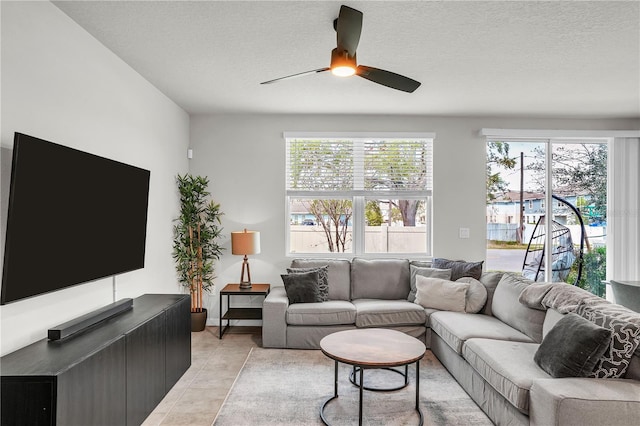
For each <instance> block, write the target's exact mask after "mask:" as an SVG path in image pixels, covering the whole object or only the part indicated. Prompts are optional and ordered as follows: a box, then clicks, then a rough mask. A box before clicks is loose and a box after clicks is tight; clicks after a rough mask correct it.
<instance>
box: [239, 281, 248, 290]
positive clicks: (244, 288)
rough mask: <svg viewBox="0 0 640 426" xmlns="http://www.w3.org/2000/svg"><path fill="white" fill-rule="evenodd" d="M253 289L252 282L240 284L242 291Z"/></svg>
mask: <svg viewBox="0 0 640 426" xmlns="http://www.w3.org/2000/svg"><path fill="white" fill-rule="evenodd" d="M250 288H251V281H242V282H241V283H240V289H241V290H248V289H250Z"/></svg>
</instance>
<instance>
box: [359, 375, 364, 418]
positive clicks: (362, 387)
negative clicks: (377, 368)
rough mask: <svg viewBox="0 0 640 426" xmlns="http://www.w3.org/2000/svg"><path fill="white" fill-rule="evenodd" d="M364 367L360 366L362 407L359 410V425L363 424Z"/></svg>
mask: <svg viewBox="0 0 640 426" xmlns="http://www.w3.org/2000/svg"><path fill="white" fill-rule="evenodd" d="M363 373H364V368H362V367H360V407H359V411H358V425H359V426H362V391H363V389H364V377H363Z"/></svg>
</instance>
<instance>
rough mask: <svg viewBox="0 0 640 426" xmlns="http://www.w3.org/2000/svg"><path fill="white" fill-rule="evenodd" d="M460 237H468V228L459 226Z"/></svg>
mask: <svg viewBox="0 0 640 426" xmlns="http://www.w3.org/2000/svg"><path fill="white" fill-rule="evenodd" d="M460 238H469V228H460Z"/></svg>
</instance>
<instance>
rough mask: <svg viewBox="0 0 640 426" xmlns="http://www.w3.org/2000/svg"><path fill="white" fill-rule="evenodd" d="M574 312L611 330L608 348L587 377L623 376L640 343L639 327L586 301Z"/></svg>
mask: <svg viewBox="0 0 640 426" xmlns="http://www.w3.org/2000/svg"><path fill="white" fill-rule="evenodd" d="M576 314H578V315H580V316H581V317H583V318H586V319H588V320H589V321H591V322H593V323H594V324H596V325H599V326H600V327H604V328H608V329H610V330H611V331H612V332H613V334H612V338H611V344H610V345H609V348H608V349H607V350H606V351H605V352H604V355H603V356H602V357H600V359H599V360H598V362H597V363H596V366H595V368H594V369H593V372H592V373H591V375H590V376H589V377H597V378H619V377H623V376H624V373H625V372H626V371H627V368H628V367H629V363H630V362H631V357H632V356H633V353H634V351H635V350H636V348H637V347H638V344H640V327H638V326H637V325H635V324H633V323H631V322H628V321H625V320H622V319H619V318H616V317H614V316H612V315H607V313H606V312H604V308H602V307H596V306H590V305H588V304H586V303H580V305H578V309H577V310H576Z"/></svg>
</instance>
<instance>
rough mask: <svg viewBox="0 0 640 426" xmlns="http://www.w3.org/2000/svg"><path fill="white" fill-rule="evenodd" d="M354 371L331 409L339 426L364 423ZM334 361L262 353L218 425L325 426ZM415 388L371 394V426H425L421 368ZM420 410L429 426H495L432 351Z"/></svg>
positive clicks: (394, 377)
mask: <svg viewBox="0 0 640 426" xmlns="http://www.w3.org/2000/svg"><path fill="white" fill-rule="evenodd" d="M350 371H351V367H350V366H348V365H345V364H342V363H341V364H339V372H338V395H339V397H338V398H337V399H335V400H334V401H332V402H330V403H329V405H327V408H326V409H325V418H326V419H327V420H328V421H329V423H330V424H331V425H349V424H351V425H353V424H358V388H357V387H355V386H354V385H352V384H351V382H350V381H349V373H350ZM364 374H365V385H367V386H379V385H380V383H382V382H384V383H386V384H389V383H393V384H394V385H395V384H400V383H402V381H403V378H402V376H400V375H398V374H394V373H392V372H388V371H385V370H365V372H364ZM333 378H334V361H333V360H331V359H329V358H327V357H326V356H325V355H324V354H323V353H322V352H321V351H319V350H293V349H263V348H254V349H253V350H252V351H251V352H250V353H249V356H248V357H247V361H246V362H245V365H244V366H243V367H242V370H241V371H240V374H239V375H238V378H237V379H236V382H235V383H234V385H233V387H232V388H231V391H230V392H229V394H228V395H227V399H226V400H225V402H224V404H223V406H222V408H221V409H220V411H219V413H218V416H217V417H216V420H215V421H214V425H218V426H230V425H233V426H244V425H305V426H306V425H322V424H323V423H322V421H321V420H320V407H321V405H322V403H323V402H324V401H326V400H327V399H328V398H329V397H331V396H333ZM409 378H410V382H409V386H407V387H406V388H404V389H401V390H398V391H393V392H371V391H364V400H363V401H364V402H363V411H364V418H363V424H364V425H381V426H382V425H384V426H389V425H402V426H404V425H417V424H418V422H419V417H418V414H417V412H416V411H415V367H414V366H413V365H412V366H410V367H409ZM420 407H421V409H422V413H423V416H424V424H425V425H456V426H457V425H491V424H492V423H491V421H490V420H489V419H488V418H487V416H486V415H485V414H484V413H483V412H482V411H481V410H480V408H478V406H477V405H476V404H475V403H474V402H473V400H471V398H470V397H469V396H468V395H467V394H466V392H465V391H464V390H463V389H462V388H461V387H460V386H459V385H458V384H457V383H456V381H455V379H454V378H453V377H451V375H450V374H449V373H448V372H447V370H446V369H445V368H444V367H443V366H442V364H440V362H439V361H438V360H437V359H436V358H435V356H434V355H433V354H432V353H431V352H430V351H427V353H426V355H425V357H424V358H423V359H422V361H421V363H420Z"/></svg>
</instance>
